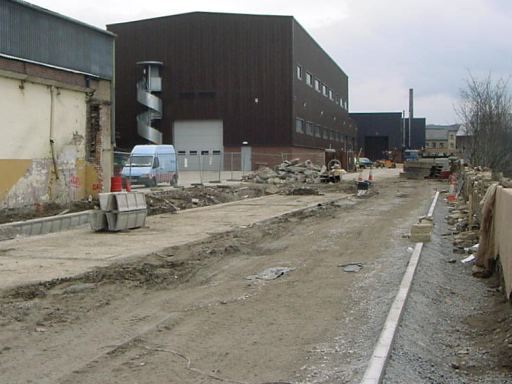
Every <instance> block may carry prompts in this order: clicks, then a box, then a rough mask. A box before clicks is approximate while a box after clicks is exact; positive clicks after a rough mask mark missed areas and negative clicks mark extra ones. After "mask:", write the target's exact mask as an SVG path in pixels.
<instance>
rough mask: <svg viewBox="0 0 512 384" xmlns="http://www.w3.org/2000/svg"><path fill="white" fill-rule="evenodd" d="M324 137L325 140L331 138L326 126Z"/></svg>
mask: <svg viewBox="0 0 512 384" xmlns="http://www.w3.org/2000/svg"><path fill="white" fill-rule="evenodd" d="M323 138H324V140H329V130H328V129H327V128H324V132H323Z"/></svg>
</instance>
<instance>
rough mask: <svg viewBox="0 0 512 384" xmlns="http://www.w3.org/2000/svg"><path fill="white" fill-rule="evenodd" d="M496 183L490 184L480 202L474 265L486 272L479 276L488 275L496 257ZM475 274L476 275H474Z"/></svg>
mask: <svg viewBox="0 0 512 384" xmlns="http://www.w3.org/2000/svg"><path fill="white" fill-rule="evenodd" d="M497 187H498V184H497V183H495V184H491V186H490V187H489V188H488V189H487V192H485V195H484V197H483V199H482V202H481V203H480V205H481V207H482V219H481V223H480V241H479V246H478V252H477V254H476V265H477V266H479V267H481V268H483V269H484V270H485V271H486V273H485V274H483V275H482V274H480V275H479V277H484V276H490V274H491V273H492V269H493V266H494V260H495V258H496V251H495V246H494V245H495V237H494V221H495V220H494V219H495V212H496V191H497ZM475 276H476V275H475Z"/></svg>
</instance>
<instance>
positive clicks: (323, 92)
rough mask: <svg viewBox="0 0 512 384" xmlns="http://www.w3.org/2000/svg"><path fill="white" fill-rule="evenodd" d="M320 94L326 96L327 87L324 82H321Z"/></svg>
mask: <svg viewBox="0 0 512 384" xmlns="http://www.w3.org/2000/svg"><path fill="white" fill-rule="evenodd" d="M322 94H323V95H324V96H326V97H327V87H326V86H325V84H322Z"/></svg>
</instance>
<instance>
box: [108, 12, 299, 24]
mask: <svg viewBox="0 0 512 384" xmlns="http://www.w3.org/2000/svg"><path fill="white" fill-rule="evenodd" d="M189 15H226V16H251V17H260V16H261V17H276V18H291V19H293V16H290V15H267V14H263V13H261V14H258V13H231V12H208V11H192V12H185V13H176V14H174V15H165V16H156V17H148V18H144V19H138V20H131V21H122V22H120V23H112V24H107V27H110V26H115V25H122V24H130V23H138V22H144V21H153V20H160V19H166V18H170V17H179V16H189Z"/></svg>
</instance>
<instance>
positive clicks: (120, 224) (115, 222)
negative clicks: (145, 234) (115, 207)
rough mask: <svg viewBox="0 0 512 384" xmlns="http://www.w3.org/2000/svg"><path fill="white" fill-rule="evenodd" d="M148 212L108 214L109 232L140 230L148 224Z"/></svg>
mask: <svg viewBox="0 0 512 384" xmlns="http://www.w3.org/2000/svg"><path fill="white" fill-rule="evenodd" d="M146 216H147V211H146V210H145V209H144V210H139V211H127V212H107V222H108V230H109V231H114V232H115V231H123V230H126V229H132V228H139V227H142V226H144V225H145V223H146Z"/></svg>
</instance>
